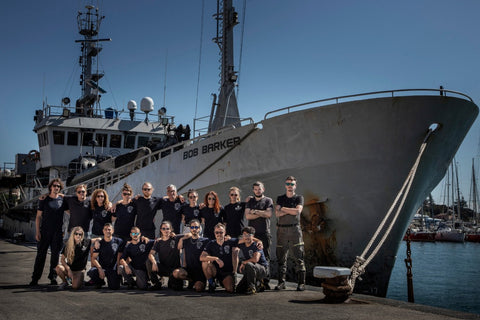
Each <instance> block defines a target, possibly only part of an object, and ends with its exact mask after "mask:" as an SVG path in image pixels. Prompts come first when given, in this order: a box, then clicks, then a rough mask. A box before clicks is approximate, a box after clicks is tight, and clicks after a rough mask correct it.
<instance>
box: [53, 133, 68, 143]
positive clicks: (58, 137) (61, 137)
mask: <svg viewBox="0 0 480 320" xmlns="http://www.w3.org/2000/svg"><path fill="white" fill-rule="evenodd" d="M53 144H65V131H57V130H53Z"/></svg>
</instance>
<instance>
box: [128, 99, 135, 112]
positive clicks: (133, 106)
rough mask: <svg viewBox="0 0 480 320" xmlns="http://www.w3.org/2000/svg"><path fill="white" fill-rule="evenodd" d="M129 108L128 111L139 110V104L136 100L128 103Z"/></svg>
mask: <svg viewBox="0 0 480 320" xmlns="http://www.w3.org/2000/svg"><path fill="white" fill-rule="evenodd" d="M127 108H128V110H137V103H136V102H135V100H130V101H128V103H127Z"/></svg>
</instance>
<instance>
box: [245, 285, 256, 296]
mask: <svg viewBox="0 0 480 320" xmlns="http://www.w3.org/2000/svg"><path fill="white" fill-rule="evenodd" d="M255 293H257V291H255V289H254V288H251V287H249V288H247V291H246V292H245V294H248V295H252V294H255Z"/></svg>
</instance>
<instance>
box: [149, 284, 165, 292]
mask: <svg viewBox="0 0 480 320" xmlns="http://www.w3.org/2000/svg"><path fill="white" fill-rule="evenodd" d="M149 289H150V290H152V291H156V290H162V283H161V282H157V283H155V284H154V285H153V286H151V287H150V288H149Z"/></svg>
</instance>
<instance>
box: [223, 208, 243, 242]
mask: <svg viewBox="0 0 480 320" xmlns="http://www.w3.org/2000/svg"><path fill="white" fill-rule="evenodd" d="M245 205H246V203H245V202H237V203H229V204H227V205H226V206H225V209H224V210H225V223H226V224H227V234H228V235H229V236H231V237H233V238H238V237H239V236H240V235H241V234H242V229H243V228H244V227H245V226H246V220H245Z"/></svg>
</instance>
